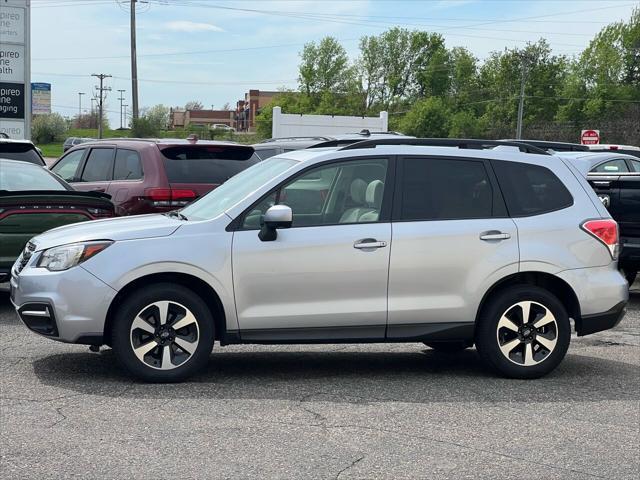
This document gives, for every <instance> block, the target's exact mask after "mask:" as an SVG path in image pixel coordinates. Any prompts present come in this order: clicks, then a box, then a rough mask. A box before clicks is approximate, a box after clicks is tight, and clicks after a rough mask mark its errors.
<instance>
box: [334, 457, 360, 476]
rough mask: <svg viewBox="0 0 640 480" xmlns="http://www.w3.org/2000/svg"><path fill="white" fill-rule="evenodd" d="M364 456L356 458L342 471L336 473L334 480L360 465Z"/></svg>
mask: <svg viewBox="0 0 640 480" xmlns="http://www.w3.org/2000/svg"><path fill="white" fill-rule="evenodd" d="M365 456H366V455H363V456H361V457H360V458H356V459H355V460H354V461H353V462H351V463H350V464H349V465H347V466H346V467H344V468H343V469H342V470H340V471H339V472H338V474H337V475H336V477H335V480H338V479H339V478H340V475H342V474H343V473H344V472H346V471H347V470H349V469H350V468H353V467H355V466H356V465H357V464H358V463H360V462H361V461H362V460H364V457H365Z"/></svg>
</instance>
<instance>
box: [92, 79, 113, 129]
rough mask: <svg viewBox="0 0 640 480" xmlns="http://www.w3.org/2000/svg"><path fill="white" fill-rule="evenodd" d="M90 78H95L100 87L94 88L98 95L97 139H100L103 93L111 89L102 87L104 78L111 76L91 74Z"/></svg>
mask: <svg viewBox="0 0 640 480" xmlns="http://www.w3.org/2000/svg"><path fill="white" fill-rule="evenodd" d="M91 76H92V77H96V78H98V79H99V80H100V86H99V87H98V86H96V90H97V91H98V93H99V95H100V96H99V97H98V138H102V112H103V108H104V98H105V92H110V91H111V87H105V86H103V83H104V79H105V78H111V75H107V74H106V73H92V74H91Z"/></svg>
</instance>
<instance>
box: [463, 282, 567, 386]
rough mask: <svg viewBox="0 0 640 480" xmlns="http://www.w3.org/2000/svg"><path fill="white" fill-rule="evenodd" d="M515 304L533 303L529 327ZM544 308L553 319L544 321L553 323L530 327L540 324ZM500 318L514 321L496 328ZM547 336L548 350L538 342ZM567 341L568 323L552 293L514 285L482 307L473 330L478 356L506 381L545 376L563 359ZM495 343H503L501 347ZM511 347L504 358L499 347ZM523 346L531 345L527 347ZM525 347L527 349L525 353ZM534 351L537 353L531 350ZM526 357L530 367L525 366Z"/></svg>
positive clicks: (507, 348)
mask: <svg viewBox="0 0 640 480" xmlns="http://www.w3.org/2000/svg"><path fill="white" fill-rule="evenodd" d="M519 302H533V304H534V305H532V306H530V315H529V321H528V322H526V323H527V324H528V325H529V327H527V326H526V325H524V324H523V322H521V321H519V320H521V318H522V317H523V316H524V315H523V312H524V310H523V308H522V307H519V306H518V305H516V304H518V303H519ZM545 309H546V311H548V312H550V313H551V314H552V316H553V317H545V318H554V319H555V321H554V323H549V324H547V325H546V326H543V327H541V328H532V323H534V322H535V323H541V322H540V320H539V319H541V318H543V317H542V316H541V315H543V313H542V312H544V311H545ZM518 312H519V317H520V318H518ZM503 315H504V316H505V317H506V316H509V315H511V316H512V318H514V321H513V322H511V323H512V326H510V327H508V328H505V327H499V326H498V325H499V322H500V321H501V319H502V317H503ZM505 323H507V322H505ZM520 324H522V326H520ZM513 326H517V327H518V332H514V331H512V327H513ZM525 334H526V335H525ZM538 336H539V337H540V339H539V340H537V339H538ZM547 337H550V338H551V341H552V342H553V341H555V345H554V347H553V348H552V349H551V350H547V349H546V348H545V347H543V346H542V344H541V343H540V342H541V341H545V342H549V341H550V340H549V339H548V338H547ZM499 338H500V339H501V340H499ZM521 338H522V340H521ZM570 340H571V324H570V323H569V316H568V315H567V311H566V309H565V308H564V305H562V303H561V302H560V301H559V300H558V299H557V298H556V297H555V295H553V294H552V293H550V292H548V291H547V290H545V289H543V288H540V287H536V286H533V285H520V286H515V287H511V288H509V289H505V290H501V291H499V292H497V293H495V294H494V295H493V296H492V297H491V298H490V299H489V301H488V303H487V304H486V306H485V307H484V308H483V310H482V312H481V314H480V318H479V319H478V324H477V328H476V349H477V350H478V353H479V354H480V357H481V358H482V359H483V360H484V362H485V363H486V364H487V365H488V366H489V367H491V368H492V369H493V370H495V371H497V372H498V373H500V374H501V375H503V376H505V377H509V378H521V379H528V378H539V377H542V376H544V375H546V374H548V373H549V372H551V371H552V370H554V369H555V368H556V367H557V366H558V365H559V364H560V362H561V361H562V359H563V358H564V356H565V354H566V353H567V349H568V348H569V342H570ZM499 342H503V343H502V347H501V344H500V343H499ZM512 344H515V346H514V347H513V349H512V350H510V352H509V357H507V354H506V353H503V352H502V350H501V348H502V349H505V350H509V345H512ZM527 344H530V345H531V346H530V347H528V346H527ZM528 348H531V349H530V350H528V351H527V349H528ZM536 348H537V349H538V350H535V349H536ZM545 352H546V353H545ZM527 354H528V355H527ZM536 355H537V356H538V358H537V359H535V356H536ZM527 358H528V359H529V363H530V364H529V365H528V366H525V362H526V361H527ZM532 362H536V363H532Z"/></svg>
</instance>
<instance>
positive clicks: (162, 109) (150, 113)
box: [142, 104, 170, 130]
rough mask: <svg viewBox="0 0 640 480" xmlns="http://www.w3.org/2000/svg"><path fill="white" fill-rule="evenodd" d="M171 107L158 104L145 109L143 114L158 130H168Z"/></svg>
mask: <svg viewBox="0 0 640 480" xmlns="http://www.w3.org/2000/svg"><path fill="white" fill-rule="evenodd" d="M169 111H170V109H169V107H167V106H165V105H162V104H158V105H154V106H153V107H150V108H148V109H146V110H144V111H143V114H142V116H144V117H146V118H147V119H148V120H149V122H150V123H151V125H153V127H154V128H155V129H156V130H166V129H167V127H168V126H169Z"/></svg>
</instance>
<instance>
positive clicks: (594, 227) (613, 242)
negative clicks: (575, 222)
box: [581, 218, 618, 260]
mask: <svg viewBox="0 0 640 480" xmlns="http://www.w3.org/2000/svg"><path fill="white" fill-rule="evenodd" d="M581 227H582V229H583V230H584V231H585V232H587V233H589V234H591V235H593V236H594V237H595V238H597V239H598V240H600V241H601V242H602V243H604V244H605V246H606V247H607V248H608V249H609V253H611V257H612V258H613V259H614V260H615V259H616V258H618V224H617V223H616V222H615V220H612V219H610V218H608V219H603V220H587V221H586V222H584V223H583V224H582V225H581Z"/></svg>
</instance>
